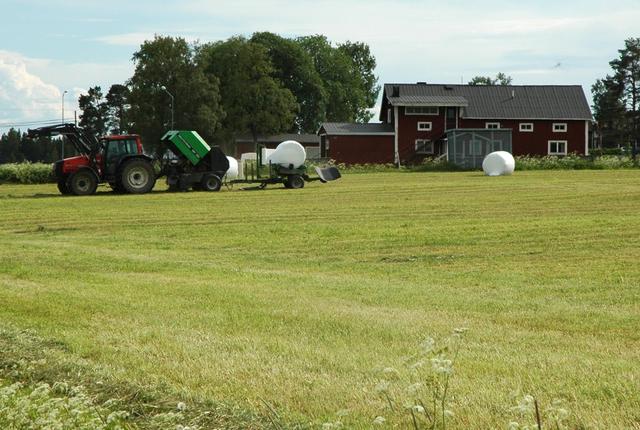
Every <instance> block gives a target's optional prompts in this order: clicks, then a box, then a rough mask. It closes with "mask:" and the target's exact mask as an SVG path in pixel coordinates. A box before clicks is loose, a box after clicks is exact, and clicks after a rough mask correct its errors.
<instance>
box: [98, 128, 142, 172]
mask: <svg viewBox="0 0 640 430" xmlns="http://www.w3.org/2000/svg"><path fill="white" fill-rule="evenodd" d="M100 145H101V147H102V154H101V158H102V160H100V164H101V165H102V166H101V167H102V171H103V172H104V173H103V174H104V176H106V177H109V176H114V175H115V174H116V172H117V169H118V166H119V165H120V162H121V161H122V159H123V158H124V157H127V156H130V155H142V154H143V153H144V150H143V148H142V142H141V140H140V136H138V135H137V134H132V135H118V136H105V137H103V138H101V139H100Z"/></svg>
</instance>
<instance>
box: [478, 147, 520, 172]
mask: <svg viewBox="0 0 640 430" xmlns="http://www.w3.org/2000/svg"><path fill="white" fill-rule="evenodd" d="M515 168H516V160H514V159H513V155H511V154H509V153H508V152H507V151H496V152H492V153H491V154H489V155H487V156H486V157H485V158H484V161H483V162H482V170H484V174H485V175H487V176H502V175H510V174H512V173H513V171H514V170H515Z"/></svg>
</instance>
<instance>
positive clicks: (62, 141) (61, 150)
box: [60, 90, 68, 159]
mask: <svg viewBox="0 0 640 430" xmlns="http://www.w3.org/2000/svg"><path fill="white" fill-rule="evenodd" d="M67 92H68V91H67V90H64V91H63V92H62V124H64V95H65V94H67ZM60 158H61V159H64V136H62V138H61V139H60Z"/></svg>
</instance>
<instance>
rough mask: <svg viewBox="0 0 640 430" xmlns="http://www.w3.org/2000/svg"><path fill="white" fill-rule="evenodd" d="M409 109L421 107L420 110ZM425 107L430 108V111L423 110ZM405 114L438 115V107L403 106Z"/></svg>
mask: <svg viewBox="0 0 640 430" xmlns="http://www.w3.org/2000/svg"><path fill="white" fill-rule="evenodd" d="M409 109H421V110H422V111H421V112H409ZM425 109H429V110H431V111H430V112H424V110H425ZM433 109H435V111H433ZM404 114H405V115H432V116H437V115H440V108H439V107H437V106H405V107H404Z"/></svg>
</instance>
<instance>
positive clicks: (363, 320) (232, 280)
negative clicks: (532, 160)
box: [0, 170, 640, 429]
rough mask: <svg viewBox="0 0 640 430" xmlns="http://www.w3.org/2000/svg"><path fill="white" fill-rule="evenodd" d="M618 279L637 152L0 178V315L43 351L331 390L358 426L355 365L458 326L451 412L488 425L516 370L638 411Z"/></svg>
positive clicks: (607, 419)
mask: <svg viewBox="0 0 640 430" xmlns="http://www.w3.org/2000/svg"><path fill="white" fill-rule="evenodd" d="M639 287H640V171H637V170H617V171H545V172H516V174H515V175H514V176H512V177H498V178H488V177H484V176H483V175H482V174H481V173H478V172H462V173H415V174H408V173H379V174H359V175H346V176H345V177H343V179H341V180H340V181H337V182H334V183H330V184H326V185H322V184H318V183H314V184H310V185H307V187H306V188H304V189H303V190H283V189H277V188H268V189H267V190H264V191H254V192H251V191H246V192H241V191H228V190H223V191H222V192H220V193H213V194H209V193H195V192H192V193H177V194H171V193H165V192H154V193H152V194H149V195H144V196H126V195H124V196H122V195H113V194H111V193H107V192H104V193H99V195H97V196H94V197H59V196H58V195H57V193H56V190H55V185H38V186H28V185H15V186H14V185H2V186H0V327H2V326H4V327H14V328H15V329H16V330H21V329H26V328H29V329H33V330H35V332H36V333H37V334H38V336H41V337H42V338H44V339H46V340H47V341H51V342H55V343H56V344H59V345H61V349H60V350H59V351H57V352H56V353H55V357H54V358H52V360H53V361H52V363H51V366H54V362H55V361H65V362H71V363H73V362H75V361H78V362H82V363H84V365H86V366H89V367H90V368H91V372H95V375H96V376H95V378H96V379H97V378H100V379H101V380H104V381H106V382H108V383H109V384H114V386H117V385H118V384H132V385H134V386H136V387H142V389H144V390H146V391H147V392H149V393H158V394H157V396H166V398H170V399H174V398H175V399H182V400H184V401H185V402H187V403H189V404H196V405H197V404H205V403H206V402H219V403H221V404H225V405H230V407H237V408H241V409H244V410H247V411H255V412H256V413H258V414H260V413H261V411H263V410H264V407H263V402H262V400H261V399H264V400H266V401H267V402H268V403H270V404H271V405H273V407H274V408H275V410H277V411H278V413H279V414H280V415H281V416H282V417H283V421H284V422H289V423H295V422H303V423H304V422H307V423H313V424H320V423H322V422H325V421H329V420H332V421H333V420H335V414H336V412H337V411H339V410H343V409H347V410H349V415H348V417H347V418H345V424H347V426H348V427H352V428H369V427H370V425H371V423H372V421H373V419H374V418H375V417H376V416H377V415H385V410H384V402H382V401H381V400H380V399H379V397H378V395H376V394H375V393H374V386H375V383H376V381H377V380H378V378H379V372H378V370H377V369H380V368H381V367H385V366H400V363H401V360H402V357H403V356H405V355H407V354H410V353H411V352H412V351H414V350H415V348H416V345H418V344H419V343H420V342H421V341H422V340H423V339H424V338H425V337H427V336H434V337H442V336H446V335H447V334H448V333H450V332H451V330H452V329H453V328H455V327H468V328H469V332H468V333H467V336H466V341H465V343H464V344H463V346H462V349H461V351H460V356H459V360H458V363H457V364H456V374H455V376H454V378H453V380H452V386H451V396H452V397H451V409H452V410H453V411H454V412H455V417H454V419H453V421H452V427H453V428H504V427H505V426H506V424H507V423H508V422H509V421H510V420H511V419H512V418H513V412H512V411H510V409H509V408H510V407H511V406H513V404H514V394H515V393H518V392H519V393H530V394H533V395H535V396H536V398H538V399H539V400H540V402H541V403H542V404H543V405H544V404H548V403H550V402H551V400H552V399H554V398H559V399H564V400H566V403H567V406H568V408H569V409H570V411H571V416H570V420H569V422H570V423H571V426H572V428H603V429H604V428H606V429H625V428H634V426H635V427H638V426H640V412H638V411H640V395H639V394H638V393H639V392H640V364H639V363H640V330H639V329H640V288H639ZM2 356H3V352H2V351H0V358H1V357H2ZM1 372H2V366H0V377H1V376H2V374H1ZM409 424H410V422H409V421H407V422H406V423H405V425H409ZM259 425H260V424H259V423H258V424H255V428H258V427H259ZM265 426H268V425H265Z"/></svg>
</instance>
